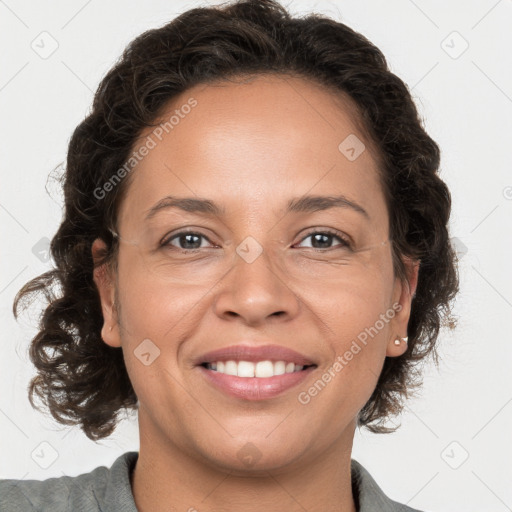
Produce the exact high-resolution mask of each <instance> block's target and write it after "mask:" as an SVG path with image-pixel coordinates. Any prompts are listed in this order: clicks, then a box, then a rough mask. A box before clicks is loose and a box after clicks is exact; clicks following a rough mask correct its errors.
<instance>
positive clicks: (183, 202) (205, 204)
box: [146, 195, 370, 220]
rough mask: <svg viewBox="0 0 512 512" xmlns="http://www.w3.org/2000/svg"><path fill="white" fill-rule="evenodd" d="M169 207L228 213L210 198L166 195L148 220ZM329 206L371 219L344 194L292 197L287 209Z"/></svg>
mask: <svg viewBox="0 0 512 512" xmlns="http://www.w3.org/2000/svg"><path fill="white" fill-rule="evenodd" d="M168 208H179V209H180V210H183V211H185V212H188V213H199V214H203V215H209V216H217V217H220V216H222V215H225V213H226V211H225V209H224V208H221V207H220V206H219V205H217V204H216V203H214V202H213V201H211V200H209V199H203V198H195V197H173V196H166V197H164V198H163V199H161V200H160V201H158V202H157V203H156V204H155V205H154V206H152V207H151V208H150V209H149V210H147V214H146V220H149V219H151V218H152V217H154V216H155V215H156V214H157V213H158V212H159V211H161V210H164V209H168ZM329 208H349V209H352V210H354V211H356V212H358V213H360V214H362V215H363V216H364V217H366V219H368V220H369V219H370V215H369V214H368V212H367V211H366V210H365V209H364V208H363V207H362V206H361V205H359V204H357V203H356V202H354V201H351V200H350V199H348V198H347V197H345V196H343V195H339V196H303V197H296V198H293V199H290V201H289V202H288V205H287V209H286V211H287V212H294V213H312V212H318V211H322V210H327V209H329Z"/></svg>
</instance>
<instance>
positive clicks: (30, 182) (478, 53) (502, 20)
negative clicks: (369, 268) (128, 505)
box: [0, 0, 512, 512]
mask: <svg viewBox="0 0 512 512" xmlns="http://www.w3.org/2000/svg"><path fill="white" fill-rule="evenodd" d="M217 3H218V2H217ZM200 5H205V3H204V2H203V3H201V2H191V1H177V2H172V3H171V2H169V1H164V0H160V1H157V0H146V1H145V2H135V1H121V0H116V1H110V2H99V1H98V0H89V1H78V0H73V1H69V0H68V1H63V0H62V1H60V2H59V1H47V2H41V3H39V2H26V1H25V2H24V1H21V0H5V1H0V44H1V48H2V51H1V54H0V108H1V117H0V119H1V125H0V130H1V132H0V140H1V142H2V153H1V155H2V157H1V159H0V168H1V172H2V186H1V188H0V225H1V228H2V244H1V248H0V251H1V258H2V260H1V261H2V265H1V269H2V270H1V273H0V304H1V328H2V333H3V336H2V340H1V345H0V356H1V357H0V365H1V366H0V375H1V389H2V392H1V395H0V432H1V436H0V478H25V479H40V480H42V479H46V478H49V477H52V476H62V475H63V474H66V475H71V476H74V475H78V474H80V473H85V472H89V471H91V470H92V469H94V468H95V467H97V466H100V465H106V466H110V465H111V464H112V462H113V461H114V460H115V459H116V458H117V457H118V456H119V455H121V454H122V453H124V452H125V451H129V450H138V446H139V445H138V430H137V424H136V420H135V419H134V418H132V419H127V420H125V421H124V422H123V423H121V424H120V426H119V427H118V429H117V430H116V432H115V433H114V435H112V436H111V437H110V438H107V439H105V440H103V441H101V442H98V443H94V442H92V441H90V440H89V439H88V438H87V437H86V436H85V435H84V434H83V433H82V432H81V431H80V430H79V429H78V427H76V428H74V429H71V428H70V429H68V428H65V427H61V426H60V425H59V424H57V423H55V422H54V421H53V419H52V418H51V417H48V418H47V417H45V416H44V415H42V414H41V413H39V412H37V411H34V410H33V409H32V408H31V406H30V404H29V402H28V398H27V392H26V388H27V385H28V382H29V380H30V378H31V377H32V376H33V373H34V372H33V367H32V365H31V363H30V361H29V358H28V353H27V349H28V346H29V343H30V340H31V338H32V336H33V335H34V334H35V332H36V331H35V320H36V318H35V314H33V317H32V318H30V317H29V316H23V317H22V318H21V320H20V321H19V322H18V323H17V322H16V321H15V320H14V318H13V316H12V312H11V309H12V300H13V298H14V295H15V293H16V291H17V290H18V289H19V288H20V287H21V286H22V285H23V284H24V283H25V282H26V281H27V280H29V279H30V278H32V277H34V276H36V275H39V274H40V273H42V272H43V271H45V270H47V269H49V268H50V262H44V261H41V260H40V258H38V257H37V256H36V255H35V254H34V253H33V248H34V246H36V247H38V245H37V244H42V245H43V246H44V242H40V240H41V239H44V238H45V237H46V238H48V239H51V238H52V236H53V234H54V232H55V231H56V229H57V227H58V225H59V223H60V219H61V204H62V203H61V195H60V192H59V190H58V188H57V187H56V186H55V184H52V183H51V182H50V183H49V184H48V189H49V191H50V195H48V194H47V193H46V192H45V184H46V181H47V177H48V174H49V173H50V172H51V171H52V169H54V168H55V167H56V166H58V165H59V164H60V163H62V162H64V160H65V156H66V147H67V143H68V141H69V138H70V136H71V133H72V131H73V130H74V128H75V126H76V125H77V124H78V123H79V122H80V121H81V120H82V119H83V118H84V116H85V115H86V114H87V113H88V111H89V108H90V105H91V101H92V95H93V91H94V90H95V89H96V87H97V85H98V83H99V81H100V79H101V78H102V76H103V75H104V74H105V73H106V72H107V70H108V69H109V68H110V67H111V66H112V65H113V63H114V61H115V60H116V59H117V58H118V56H119V55H120V54H121V52H122V50H123V49H124V47H125V46H126V44H127V43H128V42H129V41H131V40H132V39H133V38H134V37H135V36H137V35H139V34H140V33H141V32H143V31H145V30H147V29H150V28H154V27H157V26H161V25H162V24H164V23H165V22H167V21H170V20H171V19H172V18H174V17H175V16H176V15H177V14H179V13H181V12H182V11H184V10H186V9H188V8H191V7H196V6H200ZM285 5H286V6H288V7H289V9H290V10H291V11H292V13H306V12H309V11H312V10H316V11H318V12H322V13H325V14H328V15H330V16H331V17H333V18H335V19H337V20H338V21H342V22H343V23H346V24H347V25H349V26H350V27H352V28H354V29H355V30H357V31H358V32H361V33H362V34H364V35H365V36H366V37H368V38H369V39H370V40H371V41H372V42H374V43H375V44H376V45H377V46H378V47H379V48H380V49H381V50H382V51H383V53H384V54H385V56H386V57H387V59H388V62H389V64H390V66H391V69H392V71H393V72H394V73H396V74H397V75H398V76H400V77H401V78H402V79H403V80H404V81H405V82H406V83H407V84H408V86H409V87H410V89H411V90H412V93H413V95H414V97H415V99H416V101H417V104H418V107H419V109H420V111H421V114H422V116H423V117H424V119H425V124H426V128H427V131H428V132H429V133H430V135H431V136H432V137H433V138H434V140H436V141H437V142H438V144H439V145H440V147H441V150H442V166H441V169H442V170H441V174H442V177H443V179H444V180H445V181H446V182H447V184H448V186H449V187H450V190H451V192H452V196H453V214H452V220H451V226H450V229H451V236H453V237H456V238H457V239H458V240H459V241H460V242H459V247H461V248H463V247H464V246H465V247H466V249H467V252H466V253H465V254H462V252H464V251H462V252H461V261H460V277H461V292H460V296H459V298H458V301H457V304H456V309H455V313H456V315H457V316H458V317H459V325H458V328H457V329H456V331H454V332H451V333H450V332H446V331H444V332H443V333H442V334H441V339H440V353H441V356H442V361H441V365H440V368H439V370H438V369H436V368H435V367H434V366H433V364H430V363H429V364H428V365H427V367H426V368H425V379H424V389H423V392H422V394H421V395H420V396H419V397H418V398H416V399H414V400H410V401H409V402H408V403H407V406H406V409H405V412H404V414H403V415H402V417H401V418H400V419H399V420H400V421H401V423H402V427H401V428H400V429H399V430H398V432H396V433H395V434H391V435H375V434H371V433H369V432H367V431H364V430H363V431H362V432H359V431H356V436H355V440H354V450H353V458H355V459H357V460H359V462H361V463H362V464H363V465H364V466H365V467H366V468H367V469H368V470H369V471H370V473H371V474H372V476H373V477H374V478H375V480H376V481H377V482H378V483H379V485H380V486H381V487H382V489H383V490H384V491H385V492H386V494H388V495H389V496H390V497H391V498H393V499H395V500H397V501H400V502H402V503H407V504H408V505H409V506H412V507H414V508H418V509H421V510H425V511H438V512H443V511H444V512H448V511H450V512H453V511H457V510H458V511H461V510H464V511H466V512H471V511H479V512H481V511H483V510H485V511H486V512H494V511H495V512H502V511H506V510H512V485H511V484H512V463H511V461H512V439H511V438H512V385H511V383H512V377H511V373H512V372H511V371H510V369H511V363H512V358H511V355H512V343H511V337H510V320H511V319H512V271H511V265H510V264H511V261H512V259H511V252H512V251H511V249H512V222H511V219H512V166H511V164H512V156H511V146H512V58H511V53H512V52H511V50H512V30H511V28H512V1H511V0H500V1H496V0H482V1H478V2H477V1H472V2H468V1H461V0H459V1H452V2H444V1H441V0H438V1H433V0H431V1H426V0H425V1H420V0H416V1H415V2H413V1H412V0H390V1H387V2H380V1H377V0H372V1H369V0H368V1H355V0H346V1H341V0H338V1H336V2H335V1H331V2H329V1H320V2H314V1H307V0H300V1H298V0H296V1H290V2H288V3H286V4H285ZM43 31H46V32H48V33H49V34H51V37H52V38H54V39H55V40H56V41H57V43H58V48H57V50H56V51H55V52H54V53H53V54H52V55H51V56H49V57H48V58H46V59H43V58H41V57H40V56H39V55H38V54H37V53H36V52H35V51H34V50H33V49H32V48H31V44H32V41H34V40H35V41H36V43H37V41H38V40H39V39H38V37H39V35H40V34H41V32H43ZM454 31H456V32H458V34H459V35H457V34H455V35H454V34H452V33H453V32H454ZM41 37H43V36H41ZM44 37H48V36H44ZM462 38H463V39H464V40H465V41H467V43H468V44H469V46H468V48H467V50H466V51H464V52H463V53H462V54H461V55H458V54H459V53H460V52H461V50H462V49H463V48H464V44H465V43H464V40H463V39H462ZM443 41H444V42H443ZM449 53H451V55H450V54H449ZM453 57H457V58H453ZM462 244H464V245H462ZM454 441H455V443H454V444H452V443H453V442H454ZM41 443H49V445H50V446H48V445H46V444H44V445H42V446H40V444H41ZM447 447H448V448H447ZM37 450H39V452H38V451H37ZM52 450H55V454H56V456H57V458H56V460H55V461H54V462H53V463H52V464H51V465H50V466H49V467H48V468H46V469H44V468H41V467H40V466H39V465H38V464H37V463H36V457H34V458H33V457H32V454H33V452H34V451H36V453H42V452H44V453H46V455H45V456H46V457H51V454H52V453H53V451H52ZM466 456H468V458H467V460H465V461H464V462H463V463H462V461H463V460H464V458H465V457H466ZM49 461H50V460H49ZM461 463H462V464H461ZM450 464H451V465H452V466H459V465H460V466H459V467H458V468H457V469H453V468H452V467H450Z"/></svg>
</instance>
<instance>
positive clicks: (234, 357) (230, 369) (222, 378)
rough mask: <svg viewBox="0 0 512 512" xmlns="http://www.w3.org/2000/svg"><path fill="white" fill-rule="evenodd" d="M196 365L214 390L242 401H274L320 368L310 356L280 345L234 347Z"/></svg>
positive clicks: (214, 352)
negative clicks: (271, 399) (272, 399)
mask: <svg viewBox="0 0 512 512" xmlns="http://www.w3.org/2000/svg"><path fill="white" fill-rule="evenodd" d="M195 365H196V367H197V368H198V369H199V371H200V373H201V375H202V376H203V378H204V379H205V380H206V382H207V383H208V384H210V385H212V386H213V388H215V389H217V390H219V391H221V392H223V394H226V395H228V396H229V397H235V398H239V399H243V400H267V399H270V398H275V397H277V396H279V395H282V394H284V393H285V392H286V391H290V390H291V389H292V388H293V387H295V386H297V385H298V384H299V383H301V382H303V381H304V380H305V379H307V378H308V377H309V375H311V373H312V372H314V371H315V369H316V368H318V364H317V363H316V362H315V361H313V360H312V359H310V358H308V357H307V356H305V355H303V354H299V353H298V352H296V351H294V350H292V349H289V348H287V347H282V346H279V345H260V346H254V345H232V346H230V347H227V348H224V349H219V350H214V351H212V352H208V353H207V354H203V355H201V356H199V357H198V358H197V359H196V361H195Z"/></svg>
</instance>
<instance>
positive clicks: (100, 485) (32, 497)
mask: <svg viewBox="0 0 512 512" xmlns="http://www.w3.org/2000/svg"><path fill="white" fill-rule="evenodd" d="M138 456H139V453H138V452H126V453H124V454H123V455H121V456H120V457H118V458H117V459H116V460H115V461H114V463H113V464H112V466H111V467H110V468H107V467H105V466H100V467H97V468H96V469H94V470H93V471H91V472H90V473H84V474H82V475H78V476H75V477H70V476H61V477H55V478H48V479H46V480H12V479H5V480H0V512H31V511H34V510H37V511H38V512H39V511H43V512H46V511H48V512H65V511H66V512H137V508H136V507H135V502H134V500H133V494H132V488H131V484H130V475H131V472H132V470H133V468H134V467H135V463H136V461H137V458H138ZM351 471H352V492H353V495H354V500H355V502H356V508H357V510H358V512H395V511H400V512H421V511H419V510H417V509H413V508H410V507H407V506H406V505H401V504H400V503H397V502H396V501H392V500H391V499H389V498H388V497H387V496H386V495H385V494H384V492H383V491H382V490H381V488H380V487H379V486H378V485H377V483H376V482H375V480H374V479H373V478H372V476H371V475H370V473H369V472H368V471H367V470H366V469H365V468H364V467H363V466H362V465H361V464H359V462H357V461H356V460H354V459H352V461H351Z"/></svg>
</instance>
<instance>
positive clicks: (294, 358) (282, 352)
mask: <svg viewBox="0 0 512 512" xmlns="http://www.w3.org/2000/svg"><path fill="white" fill-rule="evenodd" d="M230 360H234V361H251V362H258V361H268V360H270V361H286V362H288V363H295V364H297V365H302V366H308V365H313V364H315V363H314V362H313V361H311V360H310V359H309V358H307V357H306V356H304V355H302V354H299V353H298V352H295V350H292V349H290V348H287V347H283V346H280V345H258V346H255V345H231V346H229V347H225V348H221V349H218V350H212V351H211V352H207V353H206V354H203V355H201V356H199V357H198V358H197V359H196V361H195V363H196V365H201V364H204V363H214V362H216V361H230Z"/></svg>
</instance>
